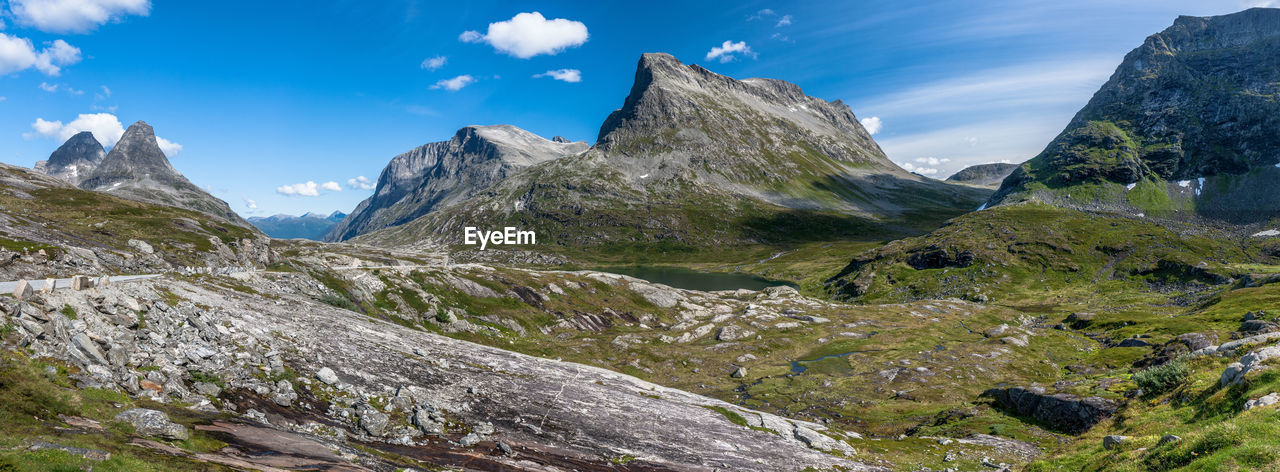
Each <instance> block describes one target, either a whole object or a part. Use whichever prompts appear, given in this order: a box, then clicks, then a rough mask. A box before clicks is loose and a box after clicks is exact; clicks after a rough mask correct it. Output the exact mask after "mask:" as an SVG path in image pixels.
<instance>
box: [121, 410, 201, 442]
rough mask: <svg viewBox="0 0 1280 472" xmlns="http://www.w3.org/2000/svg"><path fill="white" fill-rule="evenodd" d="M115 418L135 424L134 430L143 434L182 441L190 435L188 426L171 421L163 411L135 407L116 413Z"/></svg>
mask: <svg viewBox="0 0 1280 472" xmlns="http://www.w3.org/2000/svg"><path fill="white" fill-rule="evenodd" d="M115 420H116V421H123V422H125V423H129V424H130V425H133V430H134V432H136V433H138V434H140V435H142V436H155V437H160V438H164V439H169V440H174V441H182V440H185V439H187V437H188V433H187V427H186V426H182V425H180V424H178V423H174V422H173V421H170V420H169V415H166V414H164V412H162V411H156V410H149V409H146V408H134V409H132V410H128V411H125V412H123V413H120V414H118V415H116V417H115Z"/></svg>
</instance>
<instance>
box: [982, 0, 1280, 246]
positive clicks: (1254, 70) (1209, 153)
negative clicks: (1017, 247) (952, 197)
mask: <svg viewBox="0 0 1280 472" xmlns="http://www.w3.org/2000/svg"><path fill="white" fill-rule="evenodd" d="M1278 84H1280V10H1277V9H1269V8H1253V9H1249V10H1245V11H1242V12H1239V13H1234V14H1230V15H1223V16H1216V17H1190V16H1183V17H1179V18H1178V19H1177V20H1176V21H1174V23H1173V25H1172V26H1170V27H1169V28H1167V29H1165V30H1164V31H1162V32H1160V33H1157V34H1154V35H1151V36H1150V37H1148V38H1147V39H1146V41H1145V42H1143V44H1142V45H1141V46H1139V47H1138V48H1137V49H1134V50H1133V51H1131V52H1130V53H1129V54H1127V55H1126V56H1125V58H1124V61H1123V62H1121V64H1120V66H1119V67H1117V68H1116V71H1115V73H1114V74H1112V76H1111V78H1110V80H1108V81H1107V83H1106V84H1104V85H1103V86H1102V88H1101V89H1099V90H1098V92H1097V93H1096V94H1094V96H1093V98H1092V99H1091V100H1090V101H1089V103H1088V104H1087V105H1085V107H1084V108H1082V109H1081V110H1080V111H1079V113H1077V114H1076V116H1075V117H1074V118H1073V119H1072V120H1071V123H1070V124H1068V125H1067V128H1066V129H1065V130H1064V131H1063V132H1062V134H1060V135H1059V136H1058V137H1057V139H1055V140H1054V141H1053V142H1051V143H1050V144H1049V145H1048V146H1047V147H1046V148H1045V150H1044V152H1042V153H1041V154H1040V155H1038V156H1036V157H1035V158H1034V159H1031V160H1030V161H1028V162H1027V163H1025V164H1023V165H1022V166H1021V167H1019V168H1018V170H1016V171H1014V173H1013V174H1012V175H1011V176H1010V177H1009V178H1008V179H1006V180H1005V181H1004V183H1003V185H1002V186H1001V187H1000V190H999V191H998V192H997V193H996V194H995V195H994V196H992V198H991V200H990V203H989V206H993V205H997V204H1009V203H1016V202H1022V201H1041V202H1049V203H1052V204H1055V205H1060V206H1064V207H1069V208H1078V209H1083V210H1088V211H1105V212H1120V213H1126V214H1130V215H1133V214H1143V215H1146V216H1149V217H1165V218H1175V219H1183V220H1186V219H1189V218H1194V217H1200V218H1206V219H1211V220H1218V221H1225V222H1229V223H1233V224H1254V223H1264V222H1266V221H1268V220H1270V219H1271V218H1273V217H1274V216H1275V215H1276V214H1277V212H1278V211H1280V199H1278V198H1277V196H1276V194H1275V193H1274V192H1269V191H1266V190H1265V189H1269V188H1273V187H1274V186H1275V185H1277V184H1280V180H1277V179H1280V169H1277V168H1276V164H1278V163H1280V133H1278V132H1277V130H1280V102H1277V100H1276V97H1277V96H1280V85H1278Z"/></svg>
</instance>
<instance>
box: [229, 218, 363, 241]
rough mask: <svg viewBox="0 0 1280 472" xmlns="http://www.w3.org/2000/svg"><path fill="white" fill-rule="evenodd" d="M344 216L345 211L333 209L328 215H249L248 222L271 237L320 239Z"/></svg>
mask: <svg viewBox="0 0 1280 472" xmlns="http://www.w3.org/2000/svg"><path fill="white" fill-rule="evenodd" d="M346 217H347V214H346V213H343V212H340V211H335V212H333V213H330V214H329V215H328V216H325V215H319V214H316V213H304V214H302V216H293V215H271V216H250V217H249V219H248V221H249V224H251V225H253V226H254V227H256V228H258V229H259V230H262V232H263V233H266V235H267V236H270V237H273V238H277V239H295V238H301V239H310V240H312V241H320V240H322V239H324V236H325V235H326V234H329V232H330V231H332V230H333V228H334V226H337V225H338V223H339V222H341V221H342V219H343V218H346Z"/></svg>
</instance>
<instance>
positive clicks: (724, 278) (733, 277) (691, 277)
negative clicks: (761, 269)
mask: <svg viewBox="0 0 1280 472" xmlns="http://www.w3.org/2000/svg"><path fill="white" fill-rule="evenodd" d="M599 270H600V271H601V272H610V273H614V274H622V275H628V276H631V277H635V278H637V279H642V280H647V281H650V282H654V283H659V284H663V285H668V286H671V287H675V288H683V289H685V290H701V291H704V292H710V291H714V290H737V289H740V288H745V289H748V290H761V289H765V288H768V287H777V286H779V285H787V286H792V287H794V286H795V284H793V283H791V282H786V281H782V280H771V279H766V278H764V277H760V276H756V275H751V274H740V273H730V272H699V271H696V270H692V269H683V268H679V267H658V266H619V267H609V268H605V269H599Z"/></svg>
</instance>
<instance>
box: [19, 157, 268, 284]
mask: <svg viewBox="0 0 1280 472" xmlns="http://www.w3.org/2000/svg"><path fill="white" fill-rule="evenodd" d="M0 172H5V173H9V174H12V175H15V176H16V177H18V178H22V179H25V180H27V181H34V182H39V180H38V177H35V176H33V175H31V174H30V171H26V170H23V169H20V168H14V167H4V168H0ZM0 190H3V191H0V212H4V213H6V214H7V215H8V216H9V217H10V218H12V223H11V225H10V227H9V228H5V229H0V245H2V246H4V247H5V248H12V249H23V250H32V251H34V250H37V249H41V248H46V249H47V248H60V247H63V246H67V245H70V246H75V247H106V248H111V249H117V250H128V249H127V247H128V244H127V243H128V241H129V240H130V239H138V240H142V241H146V242H148V243H150V244H151V245H152V246H153V247H155V248H156V249H157V251H158V252H159V253H161V254H163V255H165V257H169V258H171V259H173V261H175V262H195V261H200V260H201V258H200V256H199V254H198V253H201V252H206V251H209V250H210V249H212V247H213V246H212V244H211V243H210V242H209V238H210V237H211V236H212V237H217V238H219V239H221V240H222V241H223V242H224V243H228V244H229V243H232V242H234V241H238V240H240V239H243V238H254V237H256V235H257V232H256V230H254V229H251V228H245V227H240V226H235V225H230V224H226V223H220V222H217V221H215V220H214V219H212V218H210V217H209V216H207V215H204V214H202V213H199V212H196V211H192V210H186V209H182V208H177V207H170V206H162V205H153V204H148V203H141V202H136V201H133V200H125V199H121V198H116V197H113V196H111V195H107V194H105V193H100V192H91V191H87V190H80V189H76V188H73V187H45V188H39V189H34V190H32V189H26V190H20V189H10V188H7V186H5V185H0ZM23 194H27V195H30V196H31V197H34V198H24V197H23V196H20V195H23ZM187 222H193V223H194V224H190V223H187ZM17 234H26V235H28V236H29V238H28V237H22V236H18V235H17Z"/></svg>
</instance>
